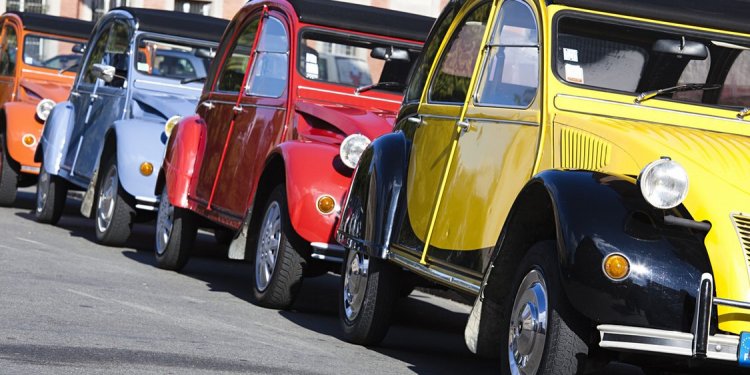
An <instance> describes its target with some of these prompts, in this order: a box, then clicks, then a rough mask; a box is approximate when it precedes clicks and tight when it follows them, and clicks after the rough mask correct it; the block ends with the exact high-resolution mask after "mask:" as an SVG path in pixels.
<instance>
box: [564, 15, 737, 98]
mask: <svg viewBox="0 0 750 375" xmlns="http://www.w3.org/2000/svg"><path fill="white" fill-rule="evenodd" d="M566 18H574V19H578V20H583V21H588V22H599V23H608V24H610V25H613V26H623V27H630V28H638V29H643V30H646V31H654V32H660V33H668V34H673V35H675V36H677V35H682V36H685V37H687V38H688V40H690V38H693V40H703V41H705V40H708V41H712V42H713V41H719V42H725V43H730V44H736V45H741V46H747V47H749V48H750V38H747V37H741V36H738V35H737V33H732V32H731V31H722V30H712V31H705V30H700V29H698V28H697V27H696V28H691V27H690V25H675V26H672V25H664V24H659V23H656V22H657V21H651V20H631V19H625V18H619V17H615V16H610V15H599V14H594V13H588V12H584V11H580V10H563V11H560V12H558V13H557V14H555V16H554V18H553V21H552V43H551V44H552V46H551V53H550V59H551V60H552V61H551V64H550V69H551V73H552V74H553V75H554V77H556V79H557V81H558V82H559V83H562V84H563V85H566V86H570V87H575V88H580V89H585V90H593V91H599V92H606V93H613V94H620V95H627V96H631V97H633V99H635V98H636V97H637V96H638V95H639V94H641V93H643V92H645V91H649V90H651V88H649V89H648V90H642V91H641V90H638V88H636V90H634V91H628V90H617V89H613V88H607V87H597V86H593V85H586V84H581V83H576V82H571V81H568V80H566V79H565V77H562V76H561V75H560V74H559V71H560V70H559V67H558V64H559V62H558V59H557V57H556V55H557V51H558V48H559V47H560V45H559V38H558V35H559V34H560V33H559V31H560V22H561V21H562V20H564V19H566ZM704 44H706V43H704ZM706 45H707V46H708V47H710V43H709V44H706ZM714 47H715V48H716V46H714ZM709 49H710V48H709ZM648 52H650V51H647V53H648ZM709 56H710V58H712V59H713V51H709ZM734 61H735V60H734V59H733V60H732V61H731V62H729V63H727V62H725V64H727V69H729V67H730V66H731V65H732V64H733V63H734ZM562 63H565V62H564V61H563V62H562ZM713 63H714V62H711V64H713ZM645 64H648V61H646V62H645ZM644 68H645V65H644ZM684 69H685V68H683V71H682V72H684ZM644 71H645V70H644ZM644 71H642V73H643V72H644ZM682 72H680V75H681V74H682ZM679 79H680V78H679V76H678V78H677V80H679ZM722 79H726V75H724V76H723V77H722ZM676 82H677V81H675V84H674V85H672V86H676V85H677V83H676ZM691 83H707V84H711V83H717V82H713V81H712V80H710V79H707V80H706V82H691ZM719 83H723V82H719ZM665 87H666V86H665ZM665 87H656V88H653V89H663V88H665ZM721 90H722V89H719V90H718V91H719V92H720V91H721ZM651 100H663V101H668V102H673V103H679V104H682V105H693V106H699V107H708V108H714V109H721V110H728V111H735V110H737V109H741V107H740V106H736V105H728V104H720V103H718V101H717V102H716V103H711V102H705V99H702V100H701V101H690V100H684V99H678V98H673V97H671V96H657V97H655V98H653V99H651ZM748 105H750V103H748Z"/></svg>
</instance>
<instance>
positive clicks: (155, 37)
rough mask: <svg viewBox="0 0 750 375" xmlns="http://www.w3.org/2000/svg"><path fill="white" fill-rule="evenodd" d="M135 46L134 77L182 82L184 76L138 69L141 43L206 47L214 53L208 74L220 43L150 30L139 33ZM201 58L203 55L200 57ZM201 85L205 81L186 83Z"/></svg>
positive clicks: (132, 66)
mask: <svg viewBox="0 0 750 375" xmlns="http://www.w3.org/2000/svg"><path fill="white" fill-rule="evenodd" d="M134 40H135V42H134V46H133V48H132V51H133V52H132V53H133V54H134V55H135V58H131V59H130V61H131V62H130V65H131V71H132V72H133V77H141V79H149V80H151V79H156V80H168V81H170V82H180V81H181V80H182V78H177V77H168V76H162V75H154V74H150V73H148V72H145V71H142V70H139V69H138V53H139V51H140V45H141V43H143V42H144V41H151V42H156V43H164V44H173V45H177V46H183V47H192V48H206V49H209V50H210V51H211V52H212V54H213V55H214V56H213V57H211V58H210V59H211V60H210V61H208V64H207V65H206V66H205V72H206V76H207V75H208V74H209V68H210V65H211V61H212V60H213V59H214V58H216V56H215V55H216V51H217V50H218V48H219V43H217V42H213V41H207V40H201V39H191V38H183V37H179V36H175V35H165V34H156V33H149V32H141V33H138V34H137V35H136V37H135V39H134ZM199 58H201V57H199ZM196 84H198V85H200V86H201V87H203V82H202V81H198V82H191V83H188V84H186V85H196Z"/></svg>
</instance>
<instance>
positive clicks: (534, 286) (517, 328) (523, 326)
mask: <svg viewBox="0 0 750 375" xmlns="http://www.w3.org/2000/svg"><path fill="white" fill-rule="evenodd" d="M547 301H548V299H547V286H546V284H545V283H544V277H543V276H542V273H541V272H539V271H538V270H531V271H530V272H529V273H528V274H526V277H524V278H523V281H521V285H520V286H519V287H518V292H517V293H516V299H515V301H514V302H513V310H511V315H510V316H511V320H510V331H509V335H508V336H509V337H508V360H509V361H508V362H509V364H510V371H511V373H512V374H524V375H531V374H536V372H537V370H538V369H539V365H540V363H541V361H542V356H543V354H544V342H545V341H546V338H547V319H548V315H547V313H548V310H547V308H548V302H547Z"/></svg>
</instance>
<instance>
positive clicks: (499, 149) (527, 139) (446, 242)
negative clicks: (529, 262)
mask: <svg viewBox="0 0 750 375" xmlns="http://www.w3.org/2000/svg"><path fill="white" fill-rule="evenodd" d="M494 20H495V21H494V25H493V28H492V30H491V34H490V37H489V40H488V42H487V45H486V46H485V48H483V51H486V52H485V53H484V54H483V56H482V58H483V60H482V62H481V70H480V71H479V74H478V75H477V82H476V84H475V85H474V95H473V96H472V97H471V99H470V100H469V105H468V107H467V109H466V115H465V116H464V124H465V128H464V129H463V130H462V131H461V133H460V136H459V137H458V141H457V144H456V148H455V151H454V154H453V160H452V162H451V164H450V165H449V167H448V170H447V175H446V178H445V182H444V184H445V187H444V190H443V192H442V194H441V196H440V205H439V207H438V208H437V215H436V217H435V221H434V226H433V228H432V236H431V238H430V246H429V249H428V253H427V254H426V255H427V256H426V258H427V259H428V263H430V264H434V265H437V266H439V267H445V268H451V269H452V270H453V271H455V272H458V273H466V274H469V275H473V276H475V277H477V278H481V275H482V274H483V270H484V269H485V267H486V265H487V264H488V261H489V256H490V254H491V250H492V249H493V248H494V246H495V244H496V243H497V241H498V238H499V236H500V230H501V229H502V227H503V224H504V223H505V219H506V218H507V216H508V213H509V212H510V208H511V205H512V204H513V202H514V201H515V198H516V196H517V195H518V193H520V191H521V189H522V188H523V186H524V185H525V184H526V182H527V181H528V180H529V178H530V177H531V175H532V173H533V171H534V169H535V163H536V161H537V159H538V148H539V140H540V134H541V130H540V129H541V111H540V108H541V104H540V103H541V94H540V90H539V89H538V87H539V78H540V76H541V72H540V63H539V61H540V57H539V56H540V52H539V51H540V47H539V39H540V37H539V30H538V29H539V28H538V27H537V22H536V20H537V13H536V10H535V8H533V7H532V5H530V4H529V3H527V2H525V1H524V0H505V1H503V2H502V4H501V6H500V8H499V11H498V12H497V16H495V17H494Z"/></svg>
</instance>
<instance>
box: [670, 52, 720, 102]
mask: <svg viewBox="0 0 750 375" xmlns="http://www.w3.org/2000/svg"><path fill="white" fill-rule="evenodd" d="M710 68H711V54H710V53H709V55H708V57H707V58H706V59H705V60H690V61H689V62H688V63H687V65H686V66H685V70H683V71H682V74H681V75H680V79H678V80H677V85H678V86H679V85H684V84H688V83H706V81H707V80H708V71H709V69H710ZM673 98H674V99H679V100H683V101H686V102H696V103H700V102H701V100H702V99H703V91H697V90H696V91H683V92H676V93H674V96H673Z"/></svg>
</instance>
